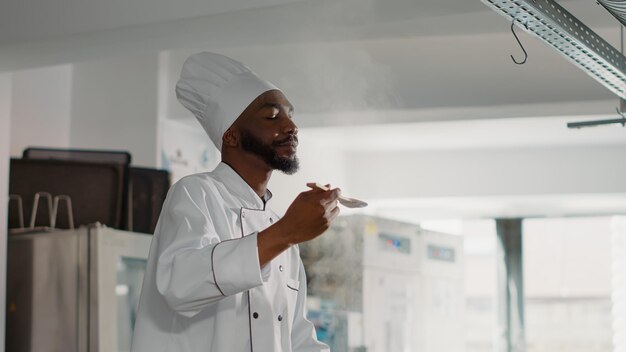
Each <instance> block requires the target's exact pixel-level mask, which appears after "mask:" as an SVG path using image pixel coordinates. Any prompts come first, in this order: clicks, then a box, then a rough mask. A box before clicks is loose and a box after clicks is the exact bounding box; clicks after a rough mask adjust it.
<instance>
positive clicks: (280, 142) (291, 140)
mask: <svg viewBox="0 0 626 352" xmlns="http://www.w3.org/2000/svg"><path fill="white" fill-rule="evenodd" d="M283 144H295V145H298V136H295V135H291V136H289V137H287V138H284V139H281V140H277V141H274V143H272V145H273V146H279V145H283Z"/></svg>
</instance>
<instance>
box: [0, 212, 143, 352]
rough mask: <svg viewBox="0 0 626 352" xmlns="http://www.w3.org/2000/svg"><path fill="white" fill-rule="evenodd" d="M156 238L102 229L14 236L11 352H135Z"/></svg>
mask: <svg viewBox="0 0 626 352" xmlns="http://www.w3.org/2000/svg"><path fill="white" fill-rule="evenodd" d="M151 238H152V236H151V235H146V234H140V233H133V232H127V231H120V230H115V229H111V228H107V227H105V226H102V225H100V224H94V225H89V226H87V227H81V228H80V229H76V230H49V229H41V230H26V231H25V230H22V231H19V232H16V231H13V232H11V234H10V235H9V238H8V256H7V318H6V326H7V331H6V333H7V338H6V350H7V352H22V351H32V352H42V351H46V352H54V351H59V352H74V351H76V352H87V351H89V352H96V351H98V352H109V351H129V350H130V343H131V338H132V329H133V326H134V322H135V316H136V311H137V305H138V303H139V294H140V291H141V284H142V281H143V275H144V272H145V267H146V262H147V258H148V251H149V247H150V241H151Z"/></svg>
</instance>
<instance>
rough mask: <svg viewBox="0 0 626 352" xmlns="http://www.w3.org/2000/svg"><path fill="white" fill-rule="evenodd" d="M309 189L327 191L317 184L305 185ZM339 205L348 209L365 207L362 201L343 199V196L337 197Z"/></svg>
mask: <svg viewBox="0 0 626 352" xmlns="http://www.w3.org/2000/svg"><path fill="white" fill-rule="evenodd" d="M307 186H309V187H311V188H319V189H321V190H322V191H328V190H329V188H328V187H326V186H324V185H321V184H319V183H315V186H312V185H310V184H309V185H307ZM338 200H339V203H341V204H342V205H343V206H345V207H348V208H364V207H366V206H367V203H366V202H364V201H362V200H358V199H354V198H349V197H344V196H339V199H338Z"/></svg>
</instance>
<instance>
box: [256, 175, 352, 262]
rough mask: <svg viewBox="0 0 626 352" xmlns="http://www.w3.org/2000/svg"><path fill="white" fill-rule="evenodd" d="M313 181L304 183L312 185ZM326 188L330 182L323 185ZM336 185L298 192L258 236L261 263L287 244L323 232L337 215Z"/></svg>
mask: <svg viewBox="0 0 626 352" xmlns="http://www.w3.org/2000/svg"><path fill="white" fill-rule="evenodd" d="M314 185H315V184H314V183H309V184H307V186H309V187H314ZM326 187H328V188H330V185H326ZM340 194H341V190H340V189H339V188H335V189H329V190H328V191H324V190H321V189H319V188H316V187H314V188H313V189H311V190H309V191H305V192H302V193H300V194H299V195H298V196H297V197H296V199H295V200H294V201H293V202H292V203H291V205H290V206H289V208H288V209H287V212H285V216H283V217H282V219H280V220H279V221H277V222H276V223H275V224H274V225H272V226H270V227H268V228H267V229H265V230H264V231H261V232H260V233H259V235H258V240H257V241H258V250H259V263H260V264H261V266H263V265H265V264H266V263H267V262H269V261H270V260H272V259H273V258H274V257H276V256H277V255H279V254H280V253H281V252H282V251H284V250H285V249H287V248H289V247H290V246H292V245H294V244H298V243H302V242H306V241H309V240H312V239H314V238H315V237H317V236H319V235H321V234H322V233H323V232H324V231H326V230H327V229H328V228H329V227H330V224H331V223H332V222H333V220H335V218H336V217H337V215H338V214H339V207H337V198H338V197H339V195H340Z"/></svg>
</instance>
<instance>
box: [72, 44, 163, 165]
mask: <svg viewBox="0 0 626 352" xmlns="http://www.w3.org/2000/svg"><path fill="white" fill-rule="evenodd" d="M157 74H158V55H157V54H156V53H152V54H143V55H133V56H123V57H116V58H111V59H107V60H102V61H92V62H84V63H78V64H75V65H74V72H73V78H72V109H71V114H72V118H71V125H70V145H71V146H72V147H73V148H90V149H115V150H128V151H130V152H131V154H132V158H133V164H134V165H141V166H147V167H155V166H156V165H157V160H156V152H155V151H156V148H157V142H156V140H157Z"/></svg>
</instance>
